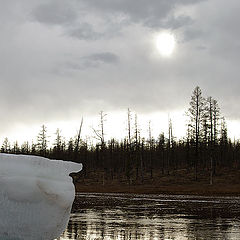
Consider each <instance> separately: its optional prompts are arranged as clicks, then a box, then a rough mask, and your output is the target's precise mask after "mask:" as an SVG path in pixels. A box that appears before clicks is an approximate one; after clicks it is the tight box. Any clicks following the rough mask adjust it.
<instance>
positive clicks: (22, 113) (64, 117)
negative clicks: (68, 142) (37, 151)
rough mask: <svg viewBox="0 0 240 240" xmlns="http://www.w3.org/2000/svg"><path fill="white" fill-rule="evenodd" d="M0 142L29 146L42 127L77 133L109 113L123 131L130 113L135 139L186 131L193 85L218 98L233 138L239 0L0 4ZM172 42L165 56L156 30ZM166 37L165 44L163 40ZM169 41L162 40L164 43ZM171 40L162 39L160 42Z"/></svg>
mask: <svg viewBox="0 0 240 240" xmlns="http://www.w3.org/2000/svg"><path fill="white" fill-rule="evenodd" d="M0 3H1V5H0V6H1V8H0V30H1V33H0V34H1V35H0V36H1V37H0V84H1V85H0V86H1V87H0V91H1V93H0V108H1V118H0V119H1V121H0V141H1V139H2V140H3V139H4V137H9V139H10V140H19V141H24V140H36V135H37V134H38V132H39V130H40V126H41V125H42V124H45V125H46V126H47V128H48V130H49V135H51V136H52V135H53V134H54V132H55V131H56V129H57V128H60V129H62V134H63V135H64V136H66V138H68V137H70V136H74V135H75V134H76V133H77V129H78V127H79V125H80V122H81V118H82V117H83V118H84V125H83V134H84V136H89V137H91V136H92V135H93V131H92V128H96V129H97V128H98V122H99V112H100V111H104V113H106V114H107V116H106V122H105V126H106V135H107V136H108V137H111V136H113V137H118V138H122V137H124V136H125V135H126V119H127V109H128V108H130V109H131V110H132V115H133V120H134V116H135V113H137V114H138V120H139V125H140V128H141V129H142V134H143V135H144V134H145V135H146V134H147V129H148V124H149V121H151V128H152V131H153V135H154V134H155V135H156V136H157V135H158V134H159V133H160V132H162V131H166V128H167V124H168V118H169V116H170V118H172V121H173V130H174V131H175V132H174V131H173V134H175V136H177V137H181V136H183V135H184V134H185V124H186V120H185V118H186V117H185V112H186V110H187V109H188V107H189V101H190V97H191V94H192V91H193V89H194V88H195V87H196V86H197V85H198V86H200V87H201V89H202V92H203V95H204V96H206V97H207V96H212V97H214V98H215V99H216V100H218V103H219V106H220V108H221V113H222V115H224V116H225V118H226V119H227V123H228V128H229V135H230V136H231V137H236V138H240V127H239V126H240V123H239V121H240V111H239V106H238V103H239V100H240V95H239V88H240V81H239V79H238V76H239V62H240V54H239V51H240V42H239V38H240V29H239V27H238V23H239V22H240V15H239V9H240V1H238V0H228V1H225V0H171V1H169V0H151V1H147V0H131V1H129V0H101V1H99V0H41V1H40V0H21V1H18V0H10V1H5V0H0ZM163 33H164V34H167V35H168V36H172V37H173V38H174V47H173V48H172V49H171V50H170V52H171V53H170V54H163V52H161V50H159V46H158V43H157V39H158V38H159V36H160V35H161V34H163ZM170 40H171V39H170ZM170 40H169V42H170ZM167 41H168V40H167Z"/></svg>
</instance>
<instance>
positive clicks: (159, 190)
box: [75, 169, 240, 196]
mask: <svg viewBox="0 0 240 240" xmlns="http://www.w3.org/2000/svg"><path fill="white" fill-rule="evenodd" d="M75 185H76V191H77V192H87V193H133V194H183V195H185V194H186V195H210V196H211V195H222V196H228V195H229V196H240V171H239V170H234V171H233V170H231V171H230V170H226V169H225V170H222V171H219V172H218V173H217V174H216V175H215V176H214V179H213V184H212V185H210V184H209V176H208V173H206V172H201V173H199V176H198V180H197V181H195V180H194V176H193V174H190V173H187V171H186V170H184V169H182V170H178V171H175V172H171V173H170V175H164V176H162V175H160V174H158V173H154V177H153V179H150V178H146V179H145V180H144V182H143V183H142V182H140V181H132V182H131V183H129V182H128V181H126V180H124V179H113V180H109V179H104V181H103V180H102V179H99V178H93V177H92V178H85V179H83V180H80V182H78V183H76V184H75Z"/></svg>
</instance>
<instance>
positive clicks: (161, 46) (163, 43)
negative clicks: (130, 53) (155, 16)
mask: <svg viewBox="0 0 240 240" xmlns="http://www.w3.org/2000/svg"><path fill="white" fill-rule="evenodd" d="M175 46H176V40H175V37H174V35H173V34H172V33H169V32H162V33H160V34H158V35H157V37H156V47H157V49H158V51H159V53H160V54H161V55H162V56H163V57H170V56H171V55H172V53H173V52H174V49H175Z"/></svg>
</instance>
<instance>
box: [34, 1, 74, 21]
mask: <svg viewBox="0 0 240 240" xmlns="http://www.w3.org/2000/svg"><path fill="white" fill-rule="evenodd" d="M32 15H33V17H34V18H35V20H36V21H39V22H40V23H43V24H50V25H64V24H70V23H72V22H74V21H75V20H76V18H77V13H76V12H75V11H74V6H73V5H71V4H69V2H66V1H64V0H57V1H56V0H52V1H50V2H47V3H43V4H40V5H38V6H37V7H36V8H35V9H34V10H33V11H32Z"/></svg>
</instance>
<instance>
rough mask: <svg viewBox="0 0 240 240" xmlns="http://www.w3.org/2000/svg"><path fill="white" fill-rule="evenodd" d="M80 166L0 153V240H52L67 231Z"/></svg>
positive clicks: (36, 157) (41, 158)
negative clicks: (71, 174) (73, 173)
mask: <svg viewBox="0 0 240 240" xmlns="http://www.w3.org/2000/svg"><path fill="white" fill-rule="evenodd" d="M81 169H82V164H77V163H73V162H66V161H60V160H49V159H47V158H43V157H38V156H30V155H14V154H3V153H0V239H19V240H20V239H21V240H22V239H24V240H52V239H54V238H57V237H58V236H59V235H60V234H61V233H62V232H63V231H64V230H65V228H66V226H67V223H68V220H69V216H70V211H71V207H72V203H73V200H74V197H75V188H74V185H73V183H72V178H71V177H70V176H69V174H70V173H72V172H79V171H81Z"/></svg>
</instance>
